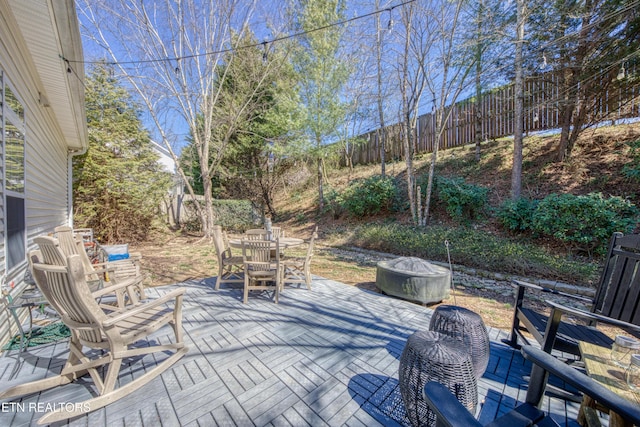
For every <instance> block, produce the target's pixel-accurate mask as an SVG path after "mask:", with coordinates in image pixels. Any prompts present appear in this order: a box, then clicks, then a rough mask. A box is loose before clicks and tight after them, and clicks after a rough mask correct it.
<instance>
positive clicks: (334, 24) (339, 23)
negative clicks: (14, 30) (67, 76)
mask: <svg viewBox="0 0 640 427" xmlns="http://www.w3.org/2000/svg"><path fill="white" fill-rule="evenodd" d="M415 1H416V0H407V1H405V2H403V3H399V4H396V5H393V6H389V7H386V8H384V9H378V10H375V11H373V12H369V13H365V14H364V15H358V16H354V17H353V18H349V19H343V20H341V21H336V22H332V23H331V24H327V25H323V26H320V27H317V28H312V29H310V30H306V31H299V32H296V33H292V34H287V35H284V36H281V37H276V38H273V39H271V40H264V41H262V42H259V43H253V44H247V45H243V46H236V47H229V48H226V49H220V50H215V51H210V52H203V53H197V54H191V55H184V56H174V57H167V58H153V59H141V60H134V61H107V62H105V61H85V60H72V59H67V58H65V57H62V56H61V58H62V59H63V60H64V61H65V62H66V63H67V65H68V64H69V63H70V62H73V63H82V64H97V63H106V64H108V65H131V64H147V63H157V62H165V61H181V60H183V59H192V58H199V57H203V56H213V55H219V54H221V53H229V52H234V51H238V50H243V49H250V48H254V47H258V46H266V45H268V44H271V43H276V42H280V41H284V40H288V39H292V38H296V37H301V36H304V35H306V34H311V33H315V32H318V31H322V30H326V29H328V28H332V27H337V26H342V25H345V24H348V23H350V22H353V21H357V20H360V19H364V18H368V17H370V16H374V15H378V14H380V13H384V12H392V11H393V10H394V9H395V8H398V7H402V6H405V5H407V4H410V3H413V2H415Z"/></svg>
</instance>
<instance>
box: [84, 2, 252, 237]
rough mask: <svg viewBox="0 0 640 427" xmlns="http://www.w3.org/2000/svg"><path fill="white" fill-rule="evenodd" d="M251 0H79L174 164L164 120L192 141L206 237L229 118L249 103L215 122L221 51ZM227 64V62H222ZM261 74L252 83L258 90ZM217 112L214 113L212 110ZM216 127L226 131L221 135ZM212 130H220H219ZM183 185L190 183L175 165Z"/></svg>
mask: <svg viewBox="0 0 640 427" xmlns="http://www.w3.org/2000/svg"><path fill="white" fill-rule="evenodd" d="M256 3H257V2H256V0H246V1H243V0H220V1H216V2H215V4H211V5H209V6H208V7H203V5H202V3H201V2H199V1H196V0H183V1H179V2H176V1H171V0H157V1H155V2H144V1H136V2H132V1H130V0H112V1H109V2H103V1H100V0H79V2H78V6H79V13H80V16H81V17H82V22H83V23H84V25H83V31H84V33H85V35H86V36H88V37H89V38H90V39H92V40H93V41H94V42H95V43H96V44H97V46H99V47H100V48H102V51H103V53H104V55H105V57H106V58H107V61H108V62H113V64H114V65H115V66H116V67H117V68H118V69H119V71H120V72H121V73H122V75H123V77H124V78H126V80H127V81H128V83H129V85H130V86H131V88H132V89H133V90H134V91H135V92H136V93H137V95H138V96H139V98H140V99H141V101H142V103H143V104H144V105H145V107H146V109H147V111H148V113H149V117H150V118H151V120H152V121H153V122H154V123H155V125H156V127H157V129H156V130H157V132H158V134H159V137H160V139H162V142H163V143H164V145H166V147H167V149H168V150H169V152H170V153H171V155H172V156H173V157H174V159H175V160H176V163H177V164H178V161H177V160H178V159H177V156H176V154H175V152H174V149H173V145H172V142H173V139H174V136H173V135H171V133H170V130H169V129H168V127H167V123H168V122H169V121H171V120H175V117H176V116H178V117H179V118H180V119H181V121H182V122H183V123H184V125H185V126H186V127H187V128H188V130H189V133H190V135H191V137H192V138H193V141H194V146H195V149H196V152H197V155H198V159H199V162H200V169H201V173H202V181H203V185H204V206H202V207H201V206H200V205H199V204H197V203H196V204H195V205H196V208H197V211H198V214H199V216H200V218H201V222H202V229H203V232H204V235H205V237H210V236H211V235H212V231H213V224H214V217H213V208H212V206H213V203H212V192H211V177H212V176H214V175H215V174H216V172H217V169H218V167H219V165H220V162H221V160H222V158H223V155H224V153H225V150H226V147H227V144H228V143H229V138H230V137H231V135H232V134H233V132H234V130H235V126H234V123H236V122H239V121H241V120H242V118H243V117H245V116H246V114H247V112H248V110H249V109H250V108H251V105H250V103H251V100H252V99H253V98H254V97H252V96H249V97H247V99H246V101H245V102H244V103H240V104H239V105H238V108H237V109H235V110H234V111H229V112H228V117H227V118H226V123H225V124H224V125H225V126H221V124H220V123H216V122H214V119H213V117H215V115H214V112H215V111H216V108H217V106H218V103H219V100H220V95H221V87H222V83H223V82H224V79H225V77H226V74H225V73H222V74H220V73H218V67H219V66H220V64H221V63H222V61H223V59H224V53H225V52H229V51H231V50H234V49H241V48H242V47H243V46H241V45H240V44H239V43H240V41H241V40H243V39H244V37H243V35H244V34H245V33H246V32H247V31H248V28H249V22H250V21H251V19H252V18H253V16H254V12H255V7H256ZM225 69H226V70H228V69H229V67H226V68H225ZM262 83H263V81H262V80H261V79H257V81H255V82H253V84H254V87H255V90H256V91H258V90H260V86H261V84H262ZM217 117H219V114H218V116H217ZM220 129H224V132H222V134H221V135H220V132H219V131H220ZM216 131H218V133H217V136H216V137H214V135H216ZM179 173H180V174H181V175H182V178H183V179H184V182H185V183H186V186H187V189H188V191H189V192H190V193H191V194H192V195H193V194H194V193H193V189H192V188H191V186H190V185H189V181H188V180H187V179H186V175H185V174H184V171H183V170H182V169H180V170H179Z"/></svg>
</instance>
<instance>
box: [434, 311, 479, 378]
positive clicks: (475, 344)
mask: <svg viewBox="0 0 640 427" xmlns="http://www.w3.org/2000/svg"><path fill="white" fill-rule="evenodd" d="M429 330H430V331H436V332H440V333H442V334H445V335H448V336H450V337H452V338H455V339H457V340H459V341H462V342H463V343H464V345H465V347H466V348H467V349H468V351H469V352H471V361H472V362H473V370H474V373H475V376H476V379H478V378H480V377H482V374H484V371H485V370H486V369H487V365H488V364H489V356H490V354H489V346H490V341H489V333H488V332H487V328H486V327H485V326H484V322H483V321H482V317H480V315H479V314H478V313H474V312H473V311H471V310H468V309H466V308H464V307H459V306H456V305H441V306H439V307H437V308H436V309H435V311H434V313H433V315H432V316H431V323H430V324H429Z"/></svg>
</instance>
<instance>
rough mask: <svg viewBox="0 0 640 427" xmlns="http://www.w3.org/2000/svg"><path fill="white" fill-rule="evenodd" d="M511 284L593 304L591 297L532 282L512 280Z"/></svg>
mask: <svg viewBox="0 0 640 427" xmlns="http://www.w3.org/2000/svg"><path fill="white" fill-rule="evenodd" d="M511 285H512V286H513V287H515V288H518V290H520V289H519V288H526V289H531V290H535V291H540V292H546V293H550V294H553V295H562V296H563V297H568V298H572V299H575V300H577V301H582V302H584V303H587V304H593V299H591V298H586V297H583V296H580V295H575V294H569V293H567V292H560V291H557V290H555V289H551V288H545V287H544V286H539V285H534V284H533V283H529V282H524V281H522V280H513V283H512V284H511Z"/></svg>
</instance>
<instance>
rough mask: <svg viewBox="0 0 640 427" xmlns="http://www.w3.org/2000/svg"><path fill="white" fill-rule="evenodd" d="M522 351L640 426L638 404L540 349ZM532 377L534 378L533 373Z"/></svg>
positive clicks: (524, 348)
mask: <svg viewBox="0 0 640 427" xmlns="http://www.w3.org/2000/svg"><path fill="white" fill-rule="evenodd" d="M521 351H522V355H523V356H524V358H525V359H527V360H530V361H531V362H532V363H534V364H535V365H537V366H539V367H540V368H542V369H544V370H545V371H547V372H549V373H551V374H553V375H555V376H556V377H558V378H559V379H561V380H562V381H564V382H565V383H567V384H570V385H571V386H573V387H575V388H576V389H578V390H579V391H580V392H582V393H584V394H586V395H587V396H590V397H592V398H593V399H594V400H596V401H597V402H599V403H601V404H602V405H604V406H605V407H607V408H609V409H610V410H612V411H615V412H616V413H617V414H619V415H621V416H622V417H623V418H624V419H625V420H627V421H632V422H633V423H634V424H635V425H640V407H639V406H637V405H636V404H634V403H632V402H631V401H629V400H627V399H625V398H623V397H622V396H619V395H617V394H616V393H614V392H613V391H611V390H609V389H608V388H606V387H605V386H604V385H602V384H600V383H598V382H597V381H596V380H594V379H593V378H590V377H589V376H587V375H585V374H583V373H582V372H580V371H578V370H577V369H575V368H572V367H571V366H569V365H567V364H566V363H564V362H562V361H560V360H558V359H556V358H555V357H554V356H552V355H550V354H548V353H545V352H544V351H542V350H541V349H539V348H535V347H532V346H528V345H525V346H522V350H521ZM531 376H532V377H533V376H534V375H533V372H532V375H531ZM530 388H531V386H530Z"/></svg>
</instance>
